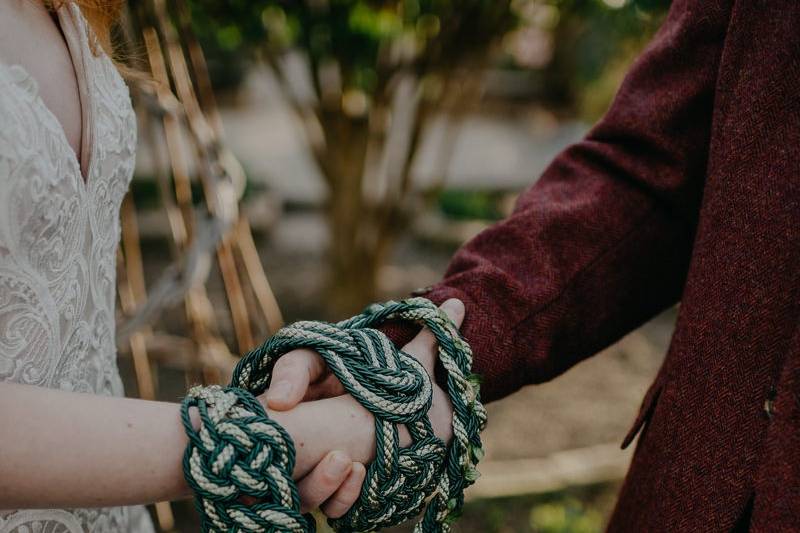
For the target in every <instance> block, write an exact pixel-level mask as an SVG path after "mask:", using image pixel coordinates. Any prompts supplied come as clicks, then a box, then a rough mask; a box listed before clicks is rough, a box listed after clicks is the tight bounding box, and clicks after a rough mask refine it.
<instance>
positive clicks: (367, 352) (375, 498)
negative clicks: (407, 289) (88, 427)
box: [184, 298, 486, 533]
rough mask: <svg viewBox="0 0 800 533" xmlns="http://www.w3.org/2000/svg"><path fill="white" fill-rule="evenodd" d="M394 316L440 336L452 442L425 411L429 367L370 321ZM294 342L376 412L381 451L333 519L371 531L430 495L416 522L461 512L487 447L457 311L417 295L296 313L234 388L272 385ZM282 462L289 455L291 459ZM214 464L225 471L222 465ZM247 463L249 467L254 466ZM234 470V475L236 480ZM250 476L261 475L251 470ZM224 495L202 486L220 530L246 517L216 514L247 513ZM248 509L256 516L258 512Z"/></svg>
mask: <svg viewBox="0 0 800 533" xmlns="http://www.w3.org/2000/svg"><path fill="white" fill-rule="evenodd" d="M391 319H400V320H408V321H412V322H415V323H418V324H420V325H422V326H426V327H428V328H429V329H430V330H431V331H432V332H433V334H434V336H435V337H436V340H437V341H438V344H439V360H440V361H441V363H442V365H443V367H444V369H445V370H446V372H447V391H446V392H447V393H448V395H449V397H450V400H451V403H452V406H453V421H452V427H453V440H452V442H451V443H450V446H449V447H446V446H445V444H444V443H443V442H442V441H441V440H440V439H439V438H437V437H436V436H435V435H434V433H433V429H432V427H431V423H430V420H429V418H428V415H427V413H428V410H429V409H430V405H431V400H432V385H431V381H430V378H429V376H428V375H427V373H426V372H425V369H424V368H423V367H422V365H421V364H420V363H419V362H418V361H417V360H416V359H415V358H414V357H412V356H410V355H408V354H406V353H404V352H403V351H401V350H398V349H397V348H396V347H395V346H394V345H393V344H392V343H391V341H389V339H388V338H387V337H386V336H385V335H384V334H383V333H381V332H379V331H377V330H375V329H373V328H374V327H376V326H378V325H380V324H382V323H383V322H385V321H387V320H391ZM297 348H310V349H313V350H316V351H317V352H318V353H319V354H320V355H321V356H322V358H323V359H324V360H325V362H326V363H327V364H328V366H329V367H330V369H331V371H332V372H333V373H334V374H335V375H336V376H337V378H338V379H339V380H340V381H341V382H342V384H343V385H344V387H345V389H346V390H347V392H349V393H350V394H351V395H352V396H353V397H354V398H355V399H356V400H357V401H358V402H360V403H361V404H362V405H363V406H364V407H365V408H366V409H367V410H369V411H370V412H371V413H372V414H373V415H374V417H375V432H376V447H377V450H376V459H375V461H374V462H373V463H372V464H371V465H370V466H369V468H368V471H367V476H366V479H365V482H364V484H363V487H362V491H361V497H360V498H359V500H358V502H357V503H356V504H355V505H354V506H353V508H352V509H350V511H349V512H348V513H347V514H346V515H345V516H344V517H342V518H341V519H338V520H332V521H331V526H332V527H333V528H334V529H335V530H337V531H373V530H377V529H380V528H384V527H389V526H392V525H396V524H398V523H400V522H404V521H405V520H407V519H409V518H411V517H412V516H415V515H417V514H419V512H420V511H421V510H422V508H423V507H425V505H426V503H425V502H426V501H428V500H429V501H428V504H427V508H426V509H425V515H424V517H423V519H422V521H421V522H420V523H418V524H417V526H416V528H415V531H418V532H423V533H433V532H444V531H449V530H450V523H451V522H452V521H453V520H454V519H455V518H456V517H457V516H458V513H459V511H460V509H461V507H462V505H463V503H464V489H465V488H466V487H467V486H469V485H471V484H472V483H473V482H474V481H475V479H477V470H476V469H475V465H476V464H477V462H478V461H479V460H480V459H481V458H482V456H483V451H482V447H481V441H480V431H481V430H482V429H483V428H484V426H485V424H486V411H485V410H484V408H483V406H482V404H481V403H480V399H479V394H478V380H477V378H476V377H475V376H473V375H472V374H470V371H471V367H472V352H471V350H470V348H469V345H468V344H467V343H466V342H465V341H464V340H463V338H462V337H461V335H460V334H459V332H458V329H457V328H456V327H455V325H454V324H453V323H452V321H451V320H450V319H449V318H448V317H447V315H446V314H445V313H444V312H443V311H441V310H440V309H439V308H438V307H437V306H436V305H434V304H433V303H432V302H430V301H429V300H426V299H424V298H412V299H409V300H405V301H403V302H386V303H383V304H375V305H372V306H370V307H368V308H367V309H366V310H365V311H364V312H363V313H361V314H359V315H357V316H355V317H353V318H351V319H348V320H345V321H343V322H339V323H337V324H328V323H322V322H298V323H295V324H293V325H291V326H288V327H286V328H283V329H281V330H280V331H278V332H277V333H276V334H275V335H274V336H273V337H272V338H270V339H269V340H268V341H267V342H266V343H264V345H262V346H261V347H259V348H257V349H255V350H253V351H251V352H250V353H248V354H247V355H245V356H244V357H243V358H242V360H241V361H240V362H239V364H238V365H237V367H236V369H235V370H234V374H233V379H232V381H231V386H232V387H236V388H237V389H227V390H228V391H230V390H242V389H244V390H246V391H249V393H250V395H247V396H245V394H246V393H244V390H242V394H240V396H238V397H239V398H250V399H252V400H253V401H256V400H254V399H253V398H252V396H251V395H252V394H260V393H262V392H264V390H266V388H267V385H268V383H269V380H270V378H271V374H272V369H273V367H274V365H275V362H276V361H277V360H278V359H279V358H280V357H281V356H282V355H284V354H285V353H287V352H289V351H291V350H294V349H297ZM256 403H258V402H257V401H256ZM264 417H265V416H264ZM225 422H227V420H226V421H222V422H217V423H218V424H219V425H224V423H225ZM259 422H260V423H262V424H264V425H266V426H269V427H271V428H274V426H275V424H274V422H269V421H264V420H260V421H259ZM398 424H404V425H405V426H406V427H407V429H408V431H409V434H410V435H411V439H412V444H411V445H410V446H409V447H407V448H401V447H400V445H399V437H398ZM190 427H191V426H190ZM260 427H261V426H259V428H260ZM187 431H188V429H187ZM218 431H219V430H218ZM201 433H202V429H201ZM209 434H210V432H209ZM212 444H213V445H212ZM277 445H279V446H282V448H281V452H282V453H284V452H286V451H287V450H288V454H290V455H291V457H292V458H293V457H294V454H293V452H294V449H293V446H292V445H291V440H289V438H288V436H285V435H284V439H283V441H282V442H281V443H278V444H277ZM190 446H191V445H190ZM218 446H219V445H218V444H216V441H214V442H212V441H211V440H209V442H207V443H203V448H202V450H203V451H205V452H206V453H209V452H208V450H217V449H218ZM197 448H198V449H199V447H197ZM250 450H252V448H248V447H247V446H241V450H240V449H238V448H237V451H238V452H239V454H240V458H239V459H238V460H239V461H244V462H245V464H246V465H248V467H249V468H250V469H251V470H252V471H255V469H257V468H258V467H259V466H263V464H264V463H261V462H258V461H257V460H255V459H254V458H255V457H256V456H257V455H258V453H256V452H255V451H250ZM188 455H189V450H187V456H188ZM220 455H221V453H220V452H216V453H215V454H212V455H210V456H207V457H205V458H204V459H203V460H202V461H198V463H197V464H198V465H202V466H198V468H199V469H200V470H201V475H206V477H208V475H207V473H206V470H208V469H209V468H211V469H213V468H215V465H216V464H217V463H218V462H220V463H225V464H227V463H226V461H227V460H229V455H224V457H223V460H222V461H220V459H219V456H220ZM273 462H274V461H273ZM292 462H293V461H292ZM254 464H255V466H254ZM282 464H286V465H288V463H287V462H284V463H282ZM184 468H185V469H186V465H185V467H184ZM217 470H218V471H222V469H221V468H217ZM189 472H190V473H191V474H192V475H195V473H194V472H193V471H187V477H188V476H189ZM227 472H228V473H229V475H230V476H231V478H232V479H231V480H230V481H229V482H228V484H229V486H235V487H236V488H237V489H239V490H240V491H241V490H242V489H241V485H242V483H241V482H240V481H239V480H238V477H237V476H238V475H239V474H238V473H235V472H234V469H233V467H231V468H229V469H228V470H227ZM237 472H238V471H237ZM288 472H289V474H290V473H291V468H288ZM247 473H248V474H250V471H247ZM264 474H265V476H266V478H267V479H263V480H262V482H261V483H262V485H265V486H267V485H268V486H270V487H272V486H273V485H275V486H276V487H277V486H278V485H280V483H275V482H274V480H270V479H268V478H269V476H271V475H272V472H270V471H264ZM234 477H236V478H237V479H236V480H234V479H233V478H234ZM253 479H254V480H256V479H258V478H256V477H255V476H253ZM286 479H288V480H289V481H291V478H290V477H288V478H287V476H286V471H285V470H283V471H282V472H281V477H280V481H281V483H282V482H283V480H286ZM219 484H220V485H224V482H223V481H220V483H219ZM195 485H197V486H198V487H199V489H198V488H195ZM195 485H192V487H193V488H195V491H205V490H207V489H206V488H205V487H204V486H203V485H202V484H200V483H196V484H195ZM248 487H249V485H248ZM200 494H201V493H200V492H198V495H200ZM247 494H249V493H247ZM295 494H296V491H295ZM268 496H269V501H270V502H272V503H273V505H275V504H277V505H286V504H289V505H288V508H287V509H283V511H285V516H286V517H290V516H291V517H296V516H298V515H299V513H298V512H297V509H299V506H298V505H295V500H292V501H291V502H290V501H289V500H290V499H289V498H288V497H285V495H283V493H282V489H281V490H278V491H271V492H270V493H269V495H268ZM227 497H228V498H229V499H227V500H222V502H221V503H220V504H217V505H211V506H210V509H211V510H212V511H213V514H212V512H209V511H208V507H209V506H208V505H206V504H205V503H204V502H205V501H206V500H209V501H214V500H211V499H210V498H208V497H207V496H206V495H205V493H203V494H202V496H198V508H200V512H201V514H204V516H205V520H204V523H212V524H213V527H214V528H218V529H221V530H228V529H226V528H231V529H233V530H236V529H235V528H238V527H241V524H242V522H241V521H231V522H228V523H227V525H226V526H224V527H223V526H218V525H217V522H215V520H216V519H218V518H220V519H221V520H224V519H226V518H230V519H232V520H236V519H238V517H239V516H240V515H241V513H243V511H241V510H239V509H238V508H237V509H236V513H237V514H236V515H235V516H234V517H232V516H231V512H230V509H226V508H225V505H226V504H229V503H230V502H231V499H230V498H232V497H231V496H227ZM202 498H205V499H202ZM201 499H202V502H201ZM270 511H273V512H278V510H277V509H276V508H275V507H270ZM255 515H257V516H258V517H259V518H260V519H262V521H261V522H259V527H260V528H263V529H249V530H250V531H262V530H263V531H271V529H269V528H273V529H274V530H277V531H294V530H293V529H281V527H285V526H282V525H279V524H277V523H276V522H271V521H267V518H265V513H261V514H259V513H257V512H256V513H255ZM247 516H248V518H250V519H251V520H252V514H250V515H247ZM276 516H277V515H276ZM271 518H272V517H270V519H271ZM281 519H283V516H282V517H281ZM220 523H222V522H221V521H220Z"/></svg>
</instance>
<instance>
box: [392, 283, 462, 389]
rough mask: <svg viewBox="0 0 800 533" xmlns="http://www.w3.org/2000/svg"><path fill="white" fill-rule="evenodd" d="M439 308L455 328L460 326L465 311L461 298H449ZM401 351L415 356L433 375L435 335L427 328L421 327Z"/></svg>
mask: <svg viewBox="0 0 800 533" xmlns="http://www.w3.org/2000/svg"><path fill="white" fill-rule="evenodd" d="M440 309H441V310H442V311H444V312H445V313H446V314H447V316H448V317H449V318H450V320H452V321H453V323H455V325H456V327H457V328H460V327H461V323H462V322H463V321H464V313H465V310H464V303H463V302H462V301H461V300H458V299H457V298H451V299H449V300H447V301H446V302H444V303H443V304H442V305H441V306H440ZM403 351H405V352H408V353H410V354H412V355H414V356H416V357H417V358H418V359H419V361H420V362H421V363H422V364H423V366H425V369H426V370H427V371H428V373H430V374H431V375H433V365H434V362H435V361H436V337H434V336H433V333H431V331H430V330H429V329H428V328H423V329H422V331H420V332H419V334H418V335H417V336H416V337H414V338H413V339H412V340H411V342H409V343H408V344H406V345H405V346H404V347H403Z"/></svg>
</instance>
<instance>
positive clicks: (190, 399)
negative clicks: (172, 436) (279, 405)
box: [181, 385, 313, 532]
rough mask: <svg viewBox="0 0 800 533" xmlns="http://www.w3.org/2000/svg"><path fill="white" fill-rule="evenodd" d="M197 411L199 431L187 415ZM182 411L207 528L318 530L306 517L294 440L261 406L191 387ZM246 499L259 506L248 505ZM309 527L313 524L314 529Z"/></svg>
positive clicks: (187, 470) (241, 393)
mask: <svg viewBox="0 0 800 533" xmlns="http://www.w3.org/2000/svg"><path fill="white" fill-rule="evenodd" d="M193 407H195V408H197V410H198V413H199V415H200V426H199V428H198V429H197V430H195V428H194V426H193V424H192V422H191V418H190V415H189V410H190V409H191V408H193ZM181 414H182V417H183V425H184V428H185V430H186V433H187V435H188V436H189V444H188V446H187V447H186V452H185V454H184V458H183V469H184V474H185V476H186V480H187V482H188V483H189V486H190V487H191V488H192V489H193V490H194V492H195V494H196V504H197V508H198V511H199V512H200V513H201V515H204V516H205V517H207V519H206V520H205V521H204V523H203V530H204V531H220V532H221V531H225V532H227V531H258V532H261V531H263V532H267V531H275V530H278V531H287V532H289V531H291V532H305V531H309V528H311V529H312V530H313V519H312V520H310V522H308V521H307V520H306V518H305V517H303V516H302V515H301V514H300V498H299V495H298V493H297V488H296V487H295V484H294V481H293V480H292V470H294V461H295V451H294V445H293V444H292V440H291V438H290V437H289V435H288V434H287V433H286V432H285V431H284V429H283V428H282V427H281V426H279V425H278V424H277V423H276V422H274V421H272V420H270V419H269V418H268V417H267V414H266V411H265V410H264V408H263V407H262V405H261V403H260V402H259V401H258V400H256V399H255V398H254V397H253V395H252V394H250V393H249V392H247V391H245V390H242V389H237V388H230V387H229V388H222V387H220V386H218V385H212V386H210V387H193V388H192V389H191V390H190V391H189V394H188V395H187V397H186V398H185V399H184V402H183V405H182V410H181ZM244 498H249V499H251V500H256V501H258V503H256V504H253V505H245V504H244V503H243V499H244ZM309 524H310V525H309Z"/></svg>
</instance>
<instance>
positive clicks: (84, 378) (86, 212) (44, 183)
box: [0, 4, 153, 533]
mask: <svg viewBox="0 0 800 533" xmlns="http://www.w3.org/2000/svg"><path fill="white" fill-rule="evenodd" d="M58 15H59V19H60V21H61V26H62V30H63V32H64V34H65V36H66V37H67V42H68V44H69V48H70V53H71V55H72V57H73V62H75V64H76V72H77V73H78V76H79V78H82V79H81V80H80V81H81V85H82V88H83V89H84V90H83V91H82V95H81V98H82V105H83V106H87V108H86V109H85V112H84V117H87V119H88V120H85V121H84V128H90V131H91V135H90V136H89V139H90V147H89V148H90V152H89V153H90V158H89V162H88V168H87V169H86V173H87V176H86V180H85V181H84V177H83V175H82V173H81V164H80V162H79V160H78V157H77V156H76V154H75V152H74V151H73V150H72V148H71V146H70V145H69V143H68V141H67V138H66V136H65V134H64V130H63V128H62V127H61V124H60V123H59V122H58V120H57V119H56V117H55V116H54V115H53V114H52V113H51V112H50V111H49V109H48V108H47V107H46V106H45V104H44V102H43V101H42V100H41V98H40V97H39V94H38V89H37V85H36V82H35V80H34V79H33V78H32V77H31V76H30V75H29V74H28V73H27V72H26V71H25V70H24V69H23V68H22V67H20V66H7V65H2V64H0V124H2V127H1V128H0V381H11V382H17V383H25V384H30V385H37V386H40V387H49V388H59V389H63V390H69V391H79V392H86V393H93V394H105V395H115V396H120V395H122V394H123V390H122V382H121V380H120V377H119V371H118V369H117V363H116V345H115V341H114V327H115V322H114V321H115V294H116V292H115V291H116V280H115V277H116V252H117V245H118V243H119V235H120V222H119V209H120V205H121V202H122V199H123V196H124V195H125V192H126V191H127V189H128V185H129V183H130V179H131V176H132V174H133V167H134V159H135V147H136V123H135V115H134V113H133V110H132V108H131V102H130V96H129V93H128V90H127V87H126V86H125V84H124V82H123V81H122V79H121V78H120V76H119V74H118V72H117V71H116V68H115V67H114V65H113V64H112V62H111V61H110V59H109V58H108V57H107V56H105V55H103V54H93V53H92V52H91V50H90V46H89V33H88V31H87V26H86V23H85V20H84V18H83V16H82V14H81V12H80V9H79V8H78V7H77V6H75V5H74V4H67V5H65V6H63V7H62V8H60V9H59V12H58ZM86 138H87V137H86V136H84V139H86ZM122 531H125V532H128V531H133V532H140V533H147V532H152V531H153V528H152V524H151V523H150V520H149V517H148V516H147V513H146V511H145V510H144V508H142V507H132V508H123V507H117V508H108V509H76V510H24V511H11V512H9V511H5V512H0V533H10V532H15V533H62V532H64V533H66V532H69V533H84V532H89V533H106V532H108V533H111V532H122Z"/></svg>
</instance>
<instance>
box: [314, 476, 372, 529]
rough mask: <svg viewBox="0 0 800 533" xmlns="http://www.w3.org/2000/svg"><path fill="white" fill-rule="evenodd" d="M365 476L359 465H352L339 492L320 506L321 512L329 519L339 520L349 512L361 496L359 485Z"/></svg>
mask: <svg viewBox="0 0 800 533" xmlns="http://www.w3.org/2000/svg"><path fill="white" fill-rule="evenodd" d="M366 475H367V469H366V468H365V467H364V465H362V464H361V463H353V468H352V470H350V475H348V476H347V479H345V480H344V483H342V485H341V486H340V487H339V490H337V491H336V493H335V494H334V495H333V496H331V498H330V499H328V501H327V502H325V503H324V504H323V505H322V512H323V513H325V516H327V517H329V518H340V517H342V516H344V514H345V513H346V512H347V511H349V510H350V508H351V507H352V506H353V504H354V503H356V500H358V497H359V496H360V495H361V485H362V484H363V483H364V478H365V477H366Z"/></svg>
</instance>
